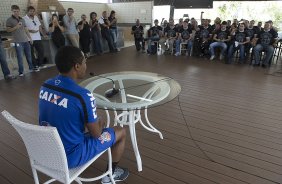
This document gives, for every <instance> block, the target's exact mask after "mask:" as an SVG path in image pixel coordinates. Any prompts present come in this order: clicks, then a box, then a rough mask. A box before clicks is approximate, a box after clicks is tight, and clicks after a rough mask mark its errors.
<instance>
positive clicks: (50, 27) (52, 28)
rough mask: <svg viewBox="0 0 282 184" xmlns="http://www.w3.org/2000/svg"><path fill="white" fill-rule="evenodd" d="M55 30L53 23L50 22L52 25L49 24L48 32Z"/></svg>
mask: <svg viewBox="0 0 282 184" xmlns="http://www.w3.org/2000/svg"><path fill="white" fill-rule="evenodd" d="M54 30H55V25H54V24H52V26H50V25H49V33H53V32H54Z"/></svg>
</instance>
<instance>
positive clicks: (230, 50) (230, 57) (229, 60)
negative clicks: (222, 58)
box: [227, 44, 234, 64]
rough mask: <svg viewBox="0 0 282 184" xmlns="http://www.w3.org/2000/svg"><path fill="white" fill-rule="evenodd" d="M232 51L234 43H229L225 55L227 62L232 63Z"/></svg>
mask: <svg viewBox="0 0 282 184" xmlns="http://www.w3.org/2000/svg"><path fill="white" fill-rule="evenodd" d="M233 53H234V45H233V44H231V45H230V47H229V50H228V55H227V59H228V61H227V64H230V63H232V60H233Z"/></svg>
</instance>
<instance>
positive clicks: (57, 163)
mask: <svg viewBox="0 0 282 184" xmlns="http://www.w3.org/2000/svg"><path fill="white" fill-rule="evenodd" d="M2 115H3V116H4V117H5V118H6V119H7V120H8V122H9V123H10V124H11V125H12V126H13V127H14V128H15V129H16V130H17V132H18V133H19V134H20V136H21V137H22V139H23V142H24V144H25V146H26V149H27V152H28V155H29V159H30V163H31V168H32V173H33V177H34V181H35V183H36V184H39V180H38V175H37V170H38V171H40V172H42V173H44V174H46V175H48V176H50V177H51V178H52V179H51V180H48V181H46V182H45V183H44V184H48V183H51V182H53V181H56V180H57V181H60V182H62V183H66V184H70V183H71V182H72V181H74V180H75V181H76V182H77V183H79V184H82V181H83V182H92V181H95V180H99V179H101V178H102V177H104V176H106V175H110V178H111V181H112V183H113V184H114V183H115V182H114V180H113V176H112V167H111V165H112V164H111V163H112V156H111V149H110V148H109V149H107V150H105V151H108V161H109V162H108V164H109V169H108V171H107V172H105V173H104V174H102V175H100V176H97V177H95V178H80V177H78V176H79V175H80V174H81V173H82V172H83V171H84V170H85V169H87V168H88V167H89V166H90V165H91V164H92V163H93V162H94V161H95V160H96V159H97V158H98V157H100V156H101V155H102V154H103V153H104V152H105V151H104V152H102V153H100V154H99V155H97V156H95V157H94V158H92V159H91V160H89V161H88V162H87V163H86V164H84V165H82V166H80V167H76V168H73V169H68V165H67V158H66V154H65V150H64V147H63V143H62V141H61V139H60V136H59V134H58V132H57V129H56V128H55V127H45V126H38V125H32V124H28V123H24V122H22V121H19V120H18V119H16V118H15V117H13V116H12V115H11V114H10V113H9V112H7V111H3V112H2Z"/></svg>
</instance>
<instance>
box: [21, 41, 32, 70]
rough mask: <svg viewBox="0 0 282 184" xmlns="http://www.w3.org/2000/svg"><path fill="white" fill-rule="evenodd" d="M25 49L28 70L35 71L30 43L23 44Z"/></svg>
mask: <svg viewBox="0 0 282 184" xmlns="http://www.w3.org/2000/svg"><path fill="white" fill-rule="evenodd" d="M23 49H24V54H25V58H26V61H27V64H28V68H29V70H33V65H32V57H31V49H30V43H29V42H24V43H23Z"/></svg>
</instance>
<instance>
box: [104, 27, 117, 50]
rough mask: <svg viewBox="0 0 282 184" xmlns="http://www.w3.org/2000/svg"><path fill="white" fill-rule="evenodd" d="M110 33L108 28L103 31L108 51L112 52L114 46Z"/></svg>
mask: <svg viewBox="0 0 282 184" xmlns="http://www.w3.org/2000/svg"><path fill="white" fill-rule="evenodd" d="M110 34H111V33H110V30H106V32H105V39H106V40H107V42H108V46H109V49H110V52H113V51H114V50H115V48H114V44H113V39H112V37H111V35H110Z"/></svg>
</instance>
